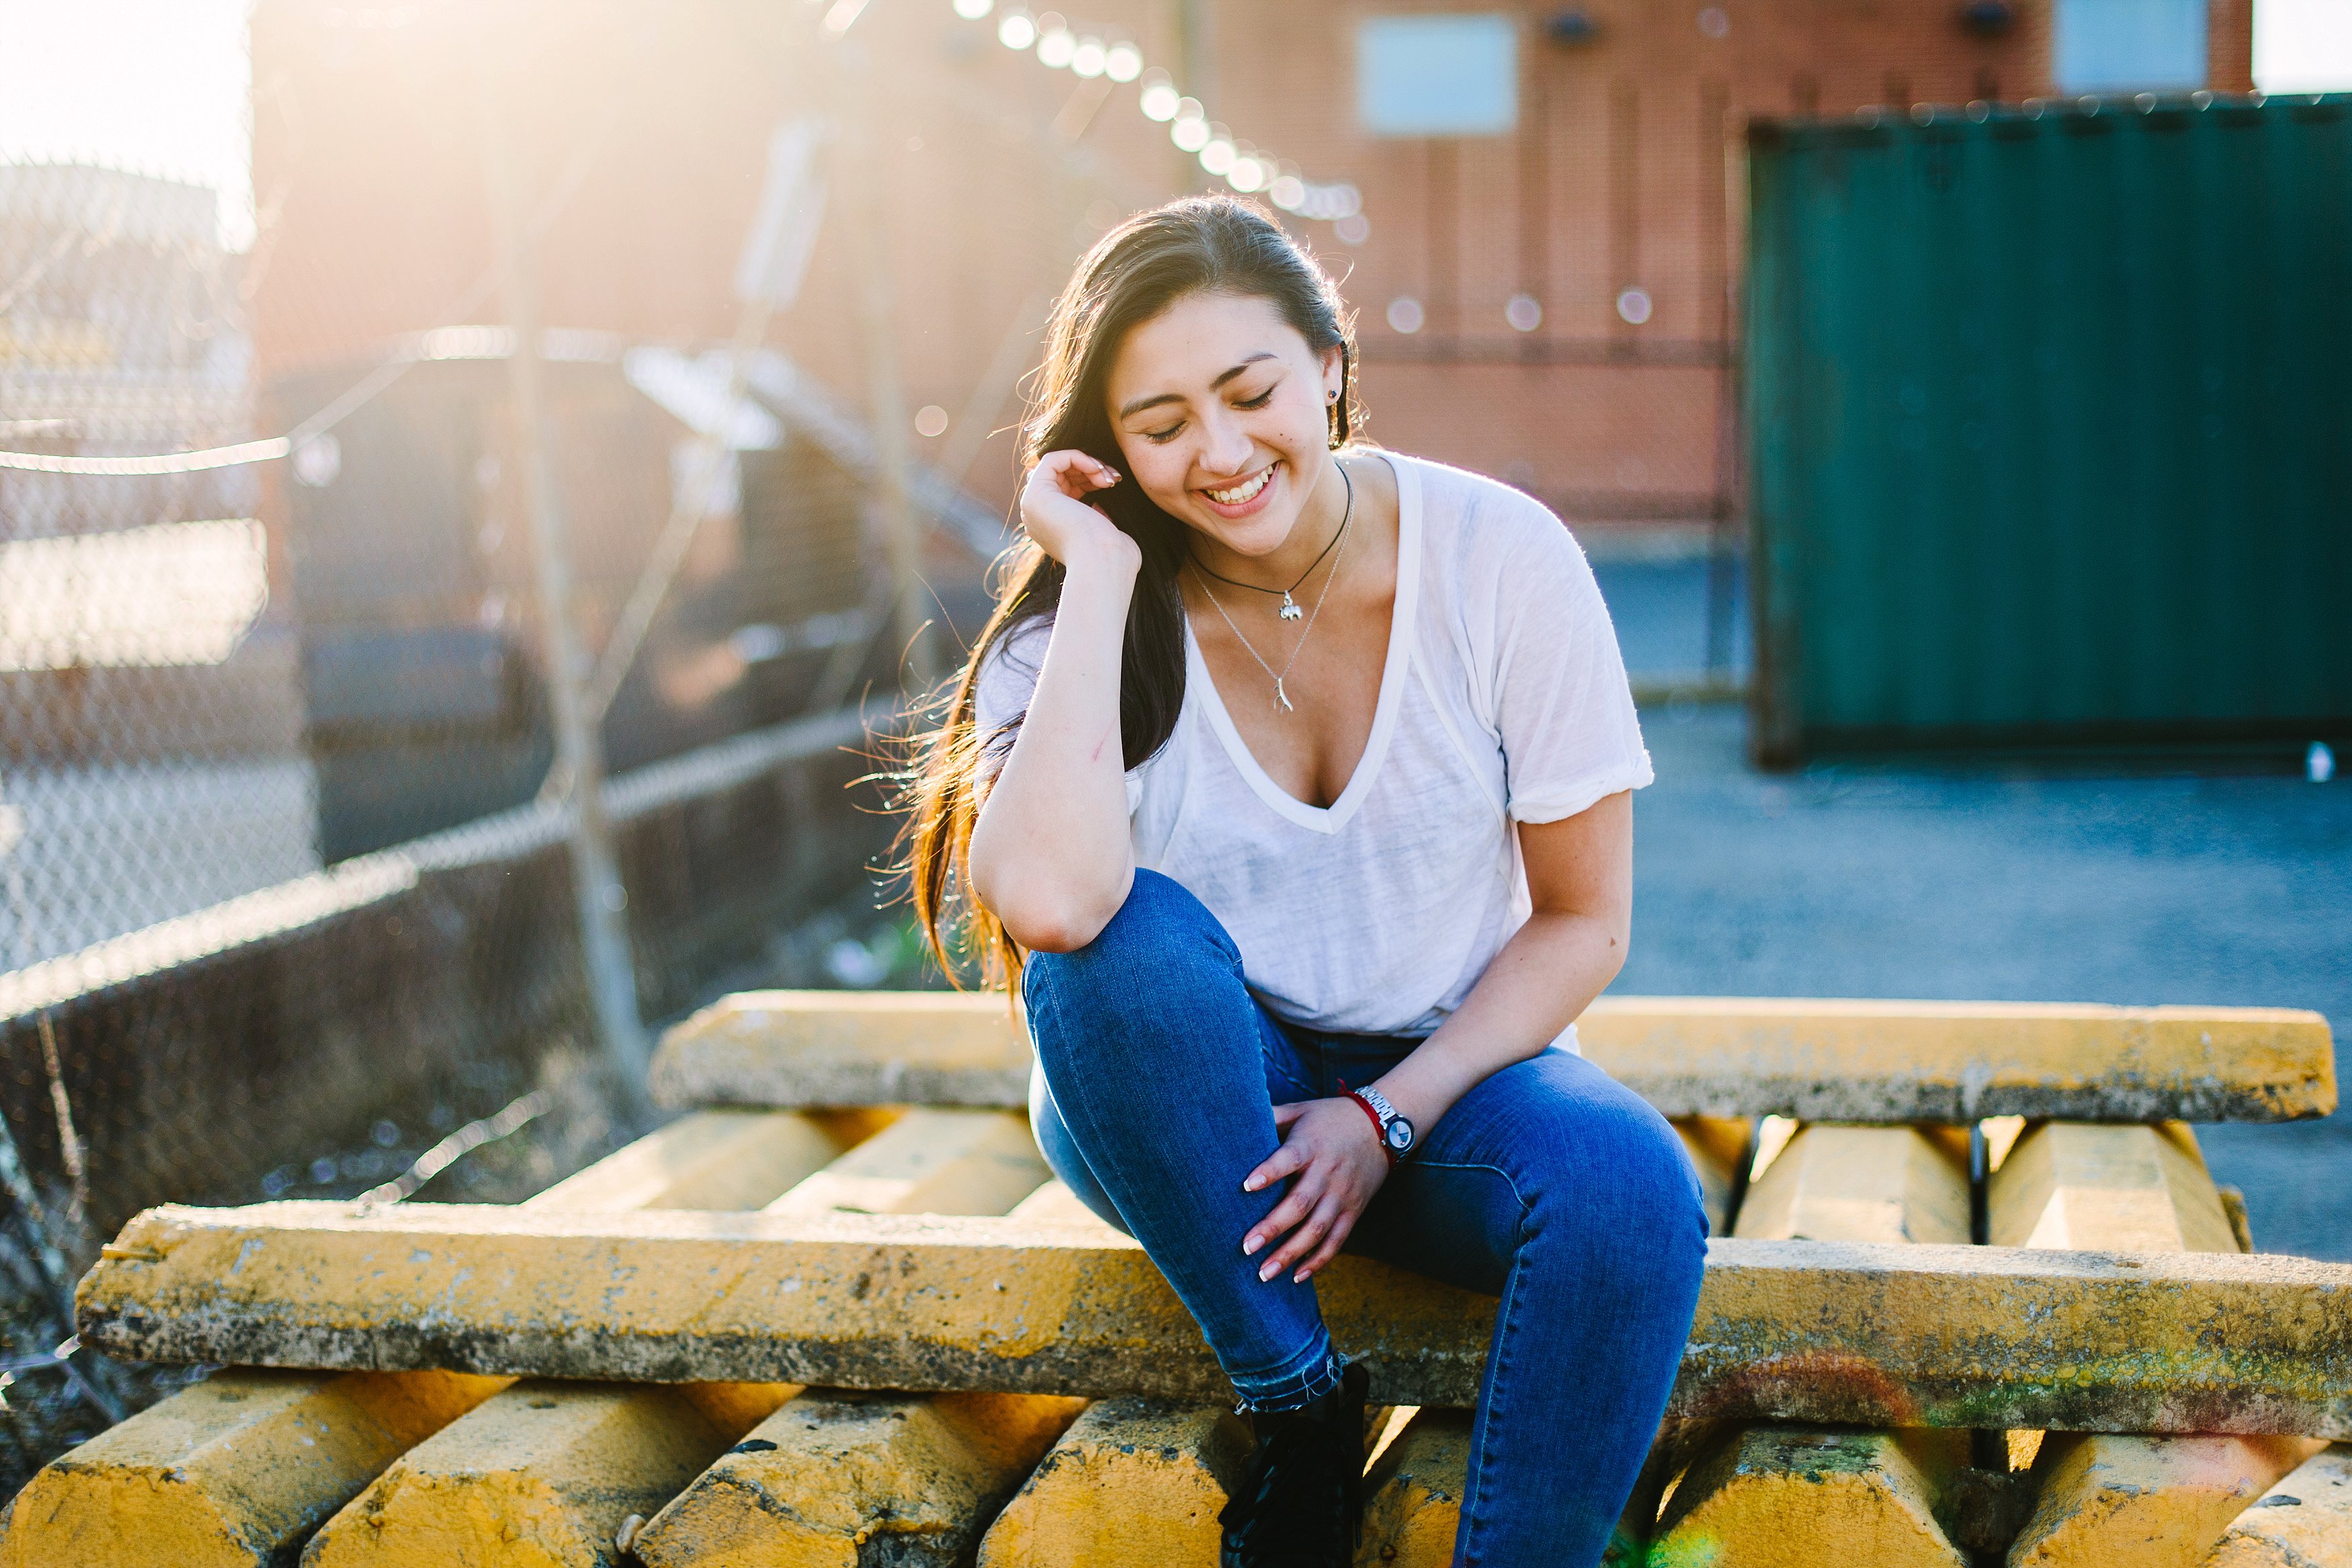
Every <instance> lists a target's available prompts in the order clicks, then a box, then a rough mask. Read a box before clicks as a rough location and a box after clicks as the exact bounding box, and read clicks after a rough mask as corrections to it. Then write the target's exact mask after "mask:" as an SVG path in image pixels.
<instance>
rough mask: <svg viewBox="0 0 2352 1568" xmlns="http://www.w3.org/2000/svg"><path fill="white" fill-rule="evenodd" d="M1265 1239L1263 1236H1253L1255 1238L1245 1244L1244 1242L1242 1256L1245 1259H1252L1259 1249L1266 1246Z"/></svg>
mask: <svg viewBox="0 0 2352 1568" xmlns="http://www.w3.org/2000/svg"><path fill="white" fill-rule="evenodd" d="M1263 1246H1265V1237H1263V1236H1253V1237H1251V1238H1250V1239H1248V1240H1246V1241H1244V1242H1243V1243H1242V1256H1243V1257H1244V1258H1247V1257H1250V1256H1252V1255H1253V1254H1255V1252H1256V1251H1257V1249H1259V1248H1261V1247H1263Z"/></svg>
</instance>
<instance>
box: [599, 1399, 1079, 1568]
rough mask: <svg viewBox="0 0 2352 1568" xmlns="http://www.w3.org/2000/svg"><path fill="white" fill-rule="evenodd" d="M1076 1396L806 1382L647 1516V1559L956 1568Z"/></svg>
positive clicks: (725, 1567) (729, 1566) (691, 1564)
mask: <svg viewBox="0 0 2352 1568" xmlns="http://www.w3.org/2000/svg"><path fill="white" fill-rule="evenodd" d="M1084 1407H1085V1401H1083V1400H1078V1399H1063V1398H1056V1397H1055V1396H1052V1395H1043V1394H941V1395H935V1396H926V1397H920V1398H909V1397H908V1396H903V1395H887V1394H849V1393H837V1392H836V1393H824V1394H814V1393H812V1394H804V1395H803V1396H800V1397H799V1398H797V1399H795V1400H793V1402H792V1403H791V1404H790V1405H789V1406H785V1407H784V1408H783V1409H782V1410H779V1411H778V1412H777V1413H776V1414H775V1415H774V1416H771V1417H770V1418H769V1419H768V1420H766V1421H764V1422H762V1423H761V1424H760V1425H759V1426H758V1427H754V1428H752V1430H751V1433H750V1435H749V1436H747V1437H745V1438H744V1439H743V1440H742V1441H741V1442H740V1443H738V1444H737V1445H736V1446H735V1447H734V1448H732V1449H731V1450H730V1452H729V1453H728V1454H727V1456H726V1457H725V1458H721V1459H720V1460H719V1462H718V1463H717V1464H716V1465H714V1466H713V1467H712V1468H711V1469H709V1470H708V1471H706V1472H705V1473H704V1474H703V1475H702V1476H700V1477H699V1478H698V1479H696V1481H695V1482H694V1484H693V1485H692V1486H691V1487H689V1488H688V1489H687V1490H685V1491H684V1492H683V1493H681V1494H680V1495H679V1497H678V1499H677V1501H675V1502H673V1503H671V1504H670V1505H669V1506H668V1507H667V1508H666V1509H664V1510H663V1511H661V1512H660V1513H658V1514H656V1515H655V1516H654V1518H653V1520H652V1521H650V1522H649V1523H648V1524H646V1527H645V1529H644V1530H643V1531H639V1532H638V1534H637V1537H636V1539H635V1542H634V1543H633V1544H634V1547H635V1552H636V1553H637V1555H638V1556H639V1557H640V1558H642V1559H643V1560H644V1561H645V1563H646V1565H647V1568H816V1565H819V1564H823V1565H824V1568H856V1564H858V1563H889V1564H891V1565H892V1568H954V1565H955V1564H958V1563H970V1562H971V1553H972V1550H973V1548H974V1546H975V1544H976V1543H977V1542H978V1541H979V1538H980V1534H981V1531H982V1530H983V1529H985V1528H986V1527H987V1524H988V1521H989V1520H990V1519H991V1518H992V1516H993V1515H994V1514H995V1512H996V1511H997V1509H998V1508H1000V1507H1001V1506H1003V1502H1004V1500H1005V1499H1006V1498H1008V1497H1010V1496H1011V1495H1012V1494H1013V1489H1014V1488H1016V1487H1018V1486H1019V1485H1020V1484H1021V1479H1022V1478H1023V1477H1024V1475H1026V1474H1027V1473H1028V1472H1029V1470H1030V1469H1031V1468H1032V1467H1033V1466H1034V1465H1035V1464H1036V1463H1037V1461H1038V1459H1039V1458H1042V1457H1043V1456H1044V1455H1045V1451H1046V1450H1047V1449H1048V1448H1051V1447H1052V1446H1053V1443H1054V1440H1055V1438H1056V1437H1060V1436H1061V1434H1062V1432H1063V1430H1064V1428H1066V1427H1068V1426H1069V1424H1070V1422H1071V1421H1072V1420H1073V1419H1074V1418H1075V1417H1076V1416H1077V1414H1078V1412H1079V1411H1080V1410H1081V1409H1083V1408H1084Z"/></svg>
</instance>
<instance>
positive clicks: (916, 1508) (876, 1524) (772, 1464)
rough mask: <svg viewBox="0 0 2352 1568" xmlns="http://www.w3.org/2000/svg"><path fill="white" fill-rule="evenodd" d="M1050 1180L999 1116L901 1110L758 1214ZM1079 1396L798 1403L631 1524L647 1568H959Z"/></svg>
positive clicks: (878, 1206) (993, 1191) (943, 1207)
mask: <svg viewBox="0 0 2352 1568" xmlns="http://www.w3.org/2000/svg"><path fill="white" fill-rule="evenodd" d="M1050 1175H1051V1173H1050V1172H1048V1171H1047V1170H1046V1169H1045V1162H1044V1161H1043V1160H1041V1159H1040V1158H1039V1157H1038V1155H1037V1149H1036V1145H1035V1143H1034V1141H1033V1140H1032V1139H1031V1138H1030V1136H1029V1126H1028V1123H1027V1122H1026V1121H1025V1120H1024V1119H1023V1118H1022V1117H1020V1116H1018V1115H1015V1114H1013V1113H1008V1112H1003V1111H969V1110H919V1111H909V1112H908V1113H906V1114H905V1116H904V1117H902V1118H901V1119H900V1120H898V1122H896V1123H894V1124H891V1126H890V1127H889V1128H887V1130H886V1131H884V1132H882V1133H881V1134H878V1135H877V1136H876V1137H874V1138H873V1139H871V1140H870V1141H868V1142H866V1143H864V1144H861V1145H858V1146H857V1147H856V1148H854V1149H852V1150H850V1151H849V1152H848V1153H847V1154H845V1155H843V1156H842V1157H841V1158H839V1159H837V1160H835V1161H834V1162H833V1163H832V1164H831V1165H829V1166H825V1168H824V1169H823V1170H821V1171H818V1172H817V1173H815V1174H814V1175H813V1176H810V1177H808V1179H807V1180H805V1181H803V1182H802V1183H800V1185H798V1186H795V1187H793V1189H792V1190H791V1191H790V1192H788V1193H786V1194H784V1195H783V1196H782V1197H780V1198H778V1199H776V1201H775V1202H773V1203H772V1204H770V1205H769V1206H768V1212H769V1213H771V1214H787V1215H788V1214H819V1213H824V1212H828V1211H849V1212H863V1213H899V1214H906V1213H932V1214H968V1215H979V1214H1003V1212H1004V1211H1005V1210H1006V1209H1008V1208H1010V1207H1013V1205H1014V1204H1016V1203H1018V1202H1020V1201H1021V1200H1023V1199H1024V1198H1025V1197H1029V1196H1030V1195H1032V1194H1033V1193H1034V1192H1035V1191H1036V1190H1037V1188H1038V1186H1040V1185H1041V1184H1042V1183H1044V1182H1045V1181H1046V1180H1047V1179H1049V1177H1050ZM1083 1405H1084V1401H1082V1400H1076V1399H1066V1398H1060V1397H1056V1396H1053V1395H1046V1394H947V1395H936V1396H933V1395H904V1394H893V1395H861V1394H846V1393H842V1392H840V1391H838V1390H824V1391H820V1392H815V1393H809V1394H803V1395H802V1396H799V1397H797V1398H795V1399H793V1400H792V1401H791V1402H790V1403H789V1404H787V1405H785V1406H783V1407H782V1408H781V1409H779V1410H777V1411H776V1413H775V1414H774V1415H773V1416H770V1417H769V1418H768V1419H767V1420H766V1421H764V1422H762V1423H761V1425H760V1427H758V1428H757V1429H755V1430H753V1431H752V1432H751V1433H750V1434H749V1435H747V1436H746V1437H744V1438H743V1440H742V1441H741V1442H740V1443H739V1444H737V1445H736V1447H735V1448H733V1449H731V1450H730V1452H729V1453H728V1455H727V1456H726V1457H725V1458H722V1459H720V1460H719V1462H718V1463H717V1464H715V1465H713V1466H712V1467H711V1468H710V1469H708V1470H705V1471H704V1472H703V1473H702V1474H701V1475H700V1476H698V1477H697V1478H696V1479H695V1480H694V1482H693V1484H692V1485H690V1486H688V1488H687V1489H686V1490H685V1491H683V1492H682V1493H680V1494H679V1495H678V1496H677V1499H676V1500H674V1501H671V1502H669V1503H668V1504H667V1506H666V1507H664V1508H663V1509H662V1510H661V1511H660V1512H659V1513H657V1514H656V1515H655V1516H654V1517H653V1519H652V1520H651V1521H649V1522H648V1523H647V1524H646V1526H645V1528H644V1529H643V1530H641V1531H638V1532H637V1533H636V1535H635V1540H634V1542H633V1548H634V1550H635V1552H636V1553H637V1555H638V1556H639V1557H641V1558H642V1559H644V1560H645V1561H646V1563H651V1564H654V1565H655V1568H662V1565H663V1564H680V1565H683V1564H687V1563H696V1564H712V1565H716V1564H722V1563H743V1564H751V1563H760V1564H765V1565H769V1568H775V1565H778V1564H783V1563H843V1564H851V1565H854V1564H855V1563H857V1562H859V1561H860V1560H861V1558H870V1559H874V1560H878V1561H887V1562H889V1563H892V1564H894V1568H916V1565H919V1564H938V1565H939V1568H952V1565H953V1564H956V1563H964V1562H968V1561H969V1560H970V1558H971V1551H972V1548H973V1546H974V1544H975V1543H976V1542H978V1541H979V1539H980V1533H981V1531H982V1530H984V1529H986V1528H987V1525H988V1521H989V1519H990V1517H991V1516H992V1515H993V1514H994V1513H995V1511H996V1510H997V1508H998V1507H999V1506H1000V1505H1001V1504H1002V1503H1003V1500H1004V1499H1005V1498H1006V1497H1008V1496H1010V1495H1011V1494H1012V1491H1013V1488H1014V1487H1016V1486H1018V1485H1020V1483H1021V1478H1022V1477H1023V1476H1024V1474H1026V1473H1027V1472H1028V1470H1029V1468H1030V1467H1031V1466H1032V1465H1034V1464H1035V1463H1036V1462H1037V1459H1038V1458H1039V1456H1040V1455H1042V1454H1044V1453H1045V1449H1046V1448H1048V1447H1049V1446H1050V1445H1051V1444H1052V1443H1053V1441H1054V1439H1055V1437H1058V1436H1060V1434H1061V1431H1062V1429H1063V1428H1064V1427H1067V1426H1068V1425H1069V1424H1070V1422H1071V1420H1072V1419H1073V1418H1074V1417H1075V1416H1076V1415H1077V1413H1078V1411H1079V1409H1080V1408H1081V1407H1082V1406H1083Z"/></svg>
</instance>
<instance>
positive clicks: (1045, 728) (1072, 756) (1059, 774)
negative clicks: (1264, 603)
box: [970, 557, 1135, 953]
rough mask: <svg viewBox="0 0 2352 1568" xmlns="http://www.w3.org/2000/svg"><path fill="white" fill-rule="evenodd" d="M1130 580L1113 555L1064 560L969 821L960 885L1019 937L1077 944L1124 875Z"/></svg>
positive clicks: (1118, 890) (1096, 926)
mask: <svg viewBox="0 0 2352 1568" xmlns="http://www.w3.org/2000/svg"><path fill="white" fill-rule="evenodd" d="M1134 586H1135V572H1134V570H1133V569H1132V567H1131V566H1129V565H1128V564H1127V563H1126V562H1124V561H1121V560H1118V559H1105V560H1097V559H1092V558H1084V557H1082V558H1080V559H1075V560H1073V561H1071V562H1070V563H1069V564H1068V574H1067V577H1066V580H1065V581H1064V583H1063V587H1062V598H1061V604H1060V607H1059V609H1058V610H1057V611H1056V612H1055V619H1054V629H1053V634H1052V637H1051V639H1050V641H1049V642H1048V643H1047V646H1046V651H1045V665H1044V668H1043V669H1042V670H1041V671H1040V672H1039V674H1038V677H1037V688H1036V691H1035V692H1034V695H1032V696H1031V698H1030V701H1029V711H1028V714H1027V716H1025V717H1024V718H1023V720H1022V721H1021V727H1020V729H1019V730H1018V731H1017V732H1016V736H1015V738H1014V740H1013V749H1012V752H1011V754H1010V755H1009V756H1007V757H1006V758H1005V760H1004V766H1003V769H1002V770H1001V771H1000V772H999V773H998V774H997V776H996V779H995V780H994V782H993V783H992V785H991V786H990V787H989V788H988V789H987V790H986V792H985V794H984V795H983V796H982V800H981V806H980V812H979V817H978V820H977V821H975V823H974V824H973V827H972V832H971V858H970V864H971V879H972V891H973V892H974V893H975V894H978V895H979V897H980V900H981V902H982V904H986V905H987V906H988V908H989V909H990V910H991V911H992V912H993V913H994V915H996V917H997V919H999V920H1001V921H1003V923H1004V929H1005V931H1006V933H1007V934H1008V935H1009V936H1012V938H1013V940H1014V941H1015V942H1018V943H1020V944H1021V945H1022V946H1024V947H1028V948H1033V949H1035V950H1038V951H1042V952H1049V953H1051V952H1067V951H1069V950H1070V949H1072V948H1075V947H1082V946H1086V945H1087V943H1088V942H1091V941H1093V940H1094V938H1095V936H1096V934H1097V932H1099V931H1100V930H1101V929H1102V928H1103V926H1105V925H1108V924H1109V921H1110V917H1111V916H1112V915H1115V914H1117V913H1118V907H1119V905H1120V904H1122V903H1124V902H1126V899H1127V894H1128V889H1129V886H1130V885H1131V884H1132V883H1133V882H1134V880H1135V857H1134V852H1133V849H1132V846H1131V844H1130V842H1129V837H1128V814H1127V778H1126V768H1127V764H1126V754H1125V751H1124V748H1123V747H1122V745H1121V742H1120V736H1119V724H1118V677H1119V656H1120V652H1121V649H1122V647H1123V645H1124V639H1125V636H1126V630H1127V609H1128V601H1129V598H1130V596H1131V595H1132V593H1133V591H1134Z"/></svg>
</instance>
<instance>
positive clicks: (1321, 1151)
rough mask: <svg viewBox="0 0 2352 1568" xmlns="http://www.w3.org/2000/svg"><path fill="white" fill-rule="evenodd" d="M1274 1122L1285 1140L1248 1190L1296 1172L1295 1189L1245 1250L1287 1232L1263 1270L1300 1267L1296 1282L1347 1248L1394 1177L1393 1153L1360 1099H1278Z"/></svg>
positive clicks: (1268, 1273)
mask: <svg viewBox="0 0 2352 1568" xmlns="http://www.w3.org/2000/svg"><path fill="white" fill-rule="evenodd" d="M1274 1124H1275V1126H1276V1129H1277V1130H1279V1131H1280V1132H1281V1133H1282V1134H1283V1138H1282V1147H1280V1148H1278V1149H1276V1151H1275V1152H1274V1154H1273V1155H1272V1156H1271V1157H1269V1158H1268V1159H1267V1160H1266V1162H1265V1164H1264V1165H1262V1166H1258V1167H1257V1169H1255V1170H1254V1171H1252V1172H1250V1174H1249V1176H1247V1178H1245V1179H1244V1181H1243V1182H1242V1190H1243V1191H1244V1192H1256V1191H1258V1190H1259V1189H1260V1188H1262V1187H1265V1186H1271V1185H1272V1184H1273V1183H1275V1182H1278V1181H1280V1180H1282V1179H1283V1178H1284V1177H1285V1176H1289V1177H1291V1178H1292V1180H1291V1183H1290V1191H1289V1192H1288V1193H1287V1194H1286V1196H1285V1197H1283V1200H1282V1201H1281V1202H1280V1203H1277V1204H1276V1205H1275V1206H1274V1210H1273V1212H1272V1213H1270V1214H1268V1215H1267V1216H1266V1217H1265V1218H1264V1219H1262V1220H1260V1221H1258V1223H1257V1225H1256V1226H1255V1228H1253V1229H1252V1230H1251V1231H1250V1233H1249V1234H1248V1235H1247V1236H1245V1237H1244V1238H1243V1239H1242V1255H1243V1256H1244V1257H1249V1258H1255V1256H1257V1254H1258V1251H1259V1249H1262V1248H1264V1247H1265V1246H1266V1245H1267V1244H1268V1243H1269V1242H1272V1241H1274V1240H1276V1239H1278V1238H1280V1239H1282V1244H1281V1245H1280V1246H1279V1247H1276V1249H1274V1251H1273V1253H1272V1254H1271V1255H1269V1256H1268V1257H1267V1259H1266V1260H1265V1263H1263V1264H1262V1265H1260V1266H1259V1268H1258V1271H1257V1277H1258V1278H1259V1279H1261V1280H1271V1279H1273V1278H1274V1277H1275V1276H1276V1274H1278V1273H1280V1272H1282V1271H1283V1270H1286V1269H1295V1270H1296V1271H1295V1272H1294V1273H1293V1274H1292V1275H1291V1280H1292V1282H1293V1283H1298V1284H1303V1283H1305V1282H1306V1281H1307V1279H1309V1278H1310V1277H1311V1276H1312V1275H1313V1274H1314V1272H1315V1271H1316V1270H1318V1269H1320V1268H1321V1267H1323V1265H1324V1264H1326V1263H1328V1262H1329V1261H1330V1260H1332V1259H1334V1258H1336V1257H1338V1256H1339V1249H1340V1247H1341V1246H1342V1245H1343V1244H1344V1243H1345V1242H1346V1241H1347V1239H1348V1233H1349V1231H1351V1230H1353V1229H1355V1228H1356V1220H1357V1218H1359V1217H1360V1216H1361V1215H1362V1214H1363V1212H1364V1206H1365V1205H1366V1204H1368V1203H1370V1202H1371V1201H1372V1194H1374V1193H1376V1192H1378V1191H1380V1190H1381V1183H1382V1182H1384V1181H1386V1180H1387V1179H1388V1175H1389V1156H1388V1155H1387V1154H1386V1153H1385V1152H1384V1151H1383V1150H1382V1149H1381V1139H1380V1134H1379V1133H1378V1132H1377V1131H1375V1130H1374V1128H1373V1126H1372V1119H1371V1118H1370V1116H1367V1115H1365V1114H1364V1111H1363V1107H1362V1106H1360V1105H1359V1104H1357V1103H1355V1102H1354V1101H1353V1100H1346V1099H1340V1100H1307V1101H1303V1102H1301V1103H1297V1104H1292V1105H1276V1107H1275V1108H1274ZM1301 1259H1305V1260H1306V1261H1304V1262H1301V1261H1299V1260H1301Z"/></svg>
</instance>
